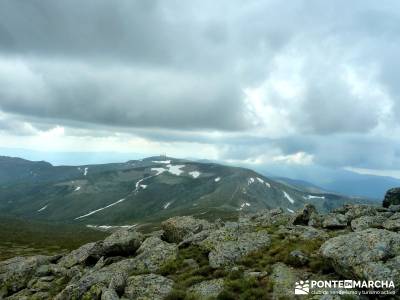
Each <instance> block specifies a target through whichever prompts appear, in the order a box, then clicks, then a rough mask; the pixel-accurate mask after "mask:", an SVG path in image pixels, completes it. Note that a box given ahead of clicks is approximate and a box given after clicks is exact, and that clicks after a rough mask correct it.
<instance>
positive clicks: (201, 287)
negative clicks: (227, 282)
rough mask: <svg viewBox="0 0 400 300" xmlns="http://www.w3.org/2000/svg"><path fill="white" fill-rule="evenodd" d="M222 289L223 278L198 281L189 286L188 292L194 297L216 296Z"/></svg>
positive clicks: (206, 297) (208, 297) (207, 297)
mask: <svg viewBox="0 0 400 300" xmlns="http://www.w3.org/2000/svg"><path fill="white" fill-rule="evenodd" d="M223 289H224V279H222V278H219V279H212V280H207V281H202V282H199V283H197V284H195V285H193V286H192V287H190V288H189V292H191V293H193V294H194V295H195V296H196V297H197V298H196V299H210V298H216V297H217V296H218V294H219V293H221V292H222V290H223Z"/></svg>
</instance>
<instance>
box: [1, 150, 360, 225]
mask: <svg viewBox="0 0 400 300" xmlns="http://www.w3.org/2000/svg"><path fill="white" fill-rule="evenodd" d="M359 202H368V201H367V200H364V199H360V198H351V197H346V196H342V195H337V194H333V193H327V192H320V191H317V190H315V191H314V190H310V188H306V187H301V186H300V185H296V186H294V185H289V184H287V183H282V182H279V181H277V180H273V179H271V178H268V177H265V176H262V175H260V174H258V173H256V172H254V171H252V170H249V169H244V168H236V167H231V166H223V165H219V164H215V163H201V162H194V161H189V160H182V159H175V158H169V157H149V158H146V159H142V160H131V161H128V162H125V163H113V164H100V165H83V166H52V165H51V164H49V163H47V162H32V161H28V160H23V159H19V158H12V157H0V211H2V212H5V213H6V214H7V215H8V216H14V217H23V218H26V219H33V220H42V221H57V222H66V223H73V224H80V223H83V224H90V225H103V226H104V225H107V226H109V225H125V224H137V223H145V222H152V221H154V220H161V219H165V218H168V217H171V216H175V215H195V216H202V217H203V218H209V219H214V218H218V217H229V216H233V215H238V214H239V213H241V212H248V211H259V210H261V209H266V208H277V207H281V208H283V209H284V210H285V211H288V212H293V211H295V210H296V209H299V208H301V207H303V205H304V204H305V203H313V204H314V205H315V206H316V207H317V208H318V209H319V210H320V211H328V210H330V209H331V208H334V207H338V206H341V205H342V204H344V203H359Z"/></svg>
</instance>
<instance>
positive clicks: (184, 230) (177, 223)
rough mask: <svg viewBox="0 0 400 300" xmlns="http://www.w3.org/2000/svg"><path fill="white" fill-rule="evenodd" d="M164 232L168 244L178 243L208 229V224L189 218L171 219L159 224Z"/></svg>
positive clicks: (204, 221)
mask: <svg viewBox="0 0 400 300" xmlns="http://www.w3.org/2000/svg"><path fill="white" fill-rule="evenodd" d="M161 228H162V229H163V230H164V239H165V240H166V241H168V242H170V243H179V242H182V241H183V240H184V239H187V238H188V237H189V236H190V235H192V234H195V233H198V232H200V231H202V230H205V229H209V228H210V223H209V222H208V221H206V220H201V219H195V218H193V217H191V216H183V217H173V218H170V219H168V220H166V221H164V222H163V223H162V224H161Z"/></svg>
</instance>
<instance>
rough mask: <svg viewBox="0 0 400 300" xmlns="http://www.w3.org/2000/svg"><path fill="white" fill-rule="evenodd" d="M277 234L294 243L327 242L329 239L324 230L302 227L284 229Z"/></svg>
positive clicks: (280, 229)
mask: <svg viewBox="0 0 400 300" xmlns="http://www.w3.org/2000/svg"><path fill="white" fill-rule="evenodd" d="M276 233H277V234H279V235H281V236H285V237H287V238H288V239H290V240H292V241H297V240H302V241H309V240H326V239H328V237H329V235H328V234H327V233H326V232H325V231H324V230H322V229H318V228H314V227H311V226H302V225H295V226H287V227H282V228H279V229H278V230H277V231H276Z"/></svg>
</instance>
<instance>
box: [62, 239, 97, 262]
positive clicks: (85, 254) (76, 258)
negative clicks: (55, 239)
mask: <svg viewBox="0 0 400 300" xmlns="http://www.w3.org/2000/svg"><path fill="white" fill-rule="evenodd" d="M95 249H96V243H88V244H85V245H83V246H81V247H79V248H78V249H76V250H73V251H71V252H70V253H68V254H67V255H65V256H64V257H62V258H61V259H60V261H59V262H58V265H60V266H61V267H64V268H71V267H73V266H75V265H78V264H86V263H87V262H88V260H89V257H91V255H92V253H93V251H94V250H95Z"/></svg>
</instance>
